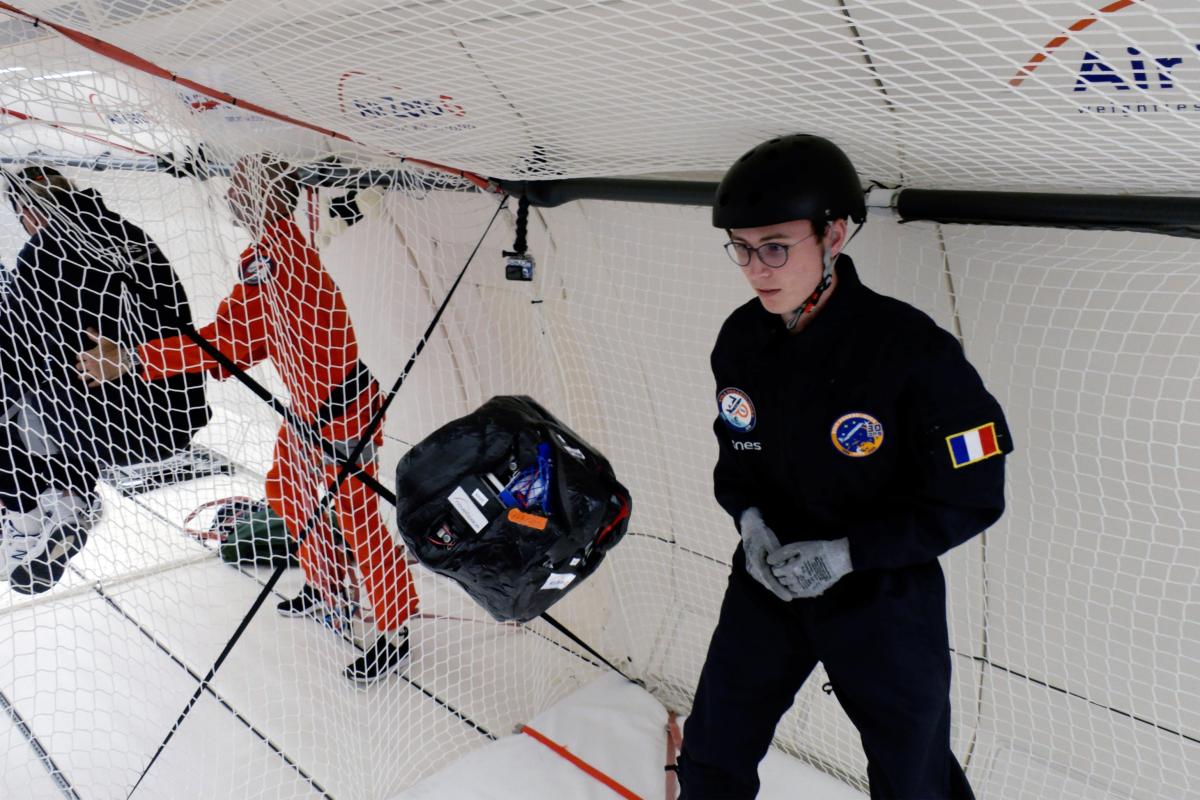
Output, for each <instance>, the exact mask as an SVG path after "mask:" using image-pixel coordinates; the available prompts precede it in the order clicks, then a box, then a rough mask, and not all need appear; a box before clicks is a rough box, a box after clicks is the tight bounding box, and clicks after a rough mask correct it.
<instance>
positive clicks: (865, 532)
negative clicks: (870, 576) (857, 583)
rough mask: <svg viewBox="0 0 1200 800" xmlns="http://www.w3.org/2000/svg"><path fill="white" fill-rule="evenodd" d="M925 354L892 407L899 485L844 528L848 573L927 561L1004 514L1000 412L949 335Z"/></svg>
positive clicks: (1006, 447)
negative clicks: (901, 470)
mask: <svg viewBox="0 0 1200 800" xmlns="http://www.w3.org/2000/svg"><path fill="white" fill-rule="evenodd" d="M925 352H927V353H929V357H928V358H925V359H923V361H922V363H921V364H920V365H919V366H918V367H917V369H915V370H913V371H912V373H911V374H910V376H909V378H908V381H907V385H906V387H905V389H904V390H903V392H902V394H901V400H900V404H899V405H900V408H899V411H900V415H899V416H900V420H899V421H900V427H901V430H902V433H903V436H904V437H905V442H904V443H903V444H902V446H903V447H904V448H905V453H904V461H905V473H906V481H907V482H906V485H905V489H904V491H903V493H902V496H899V497H893V498H891V499H890V500H889V502H888V503H887V504H886V507H885V508H884V509H883V510H882V512H881V513H880V514H878V515H871V516H867V517H865V518H864V519H863V520H862V521H860V522H857V523H855V524H853V525H851V527H850V529H849V531H848V533H847V538H848V539H849V541H850V560H851V563H852V565H853V568H854V569H856V570H861V569H880V568H883V569H888V568H899V567H904V566H909V565H913V564H920V563H925V562H929V561H933V560H934V559H936V558H937V557H938V556H940V555H942V554H943V553H945V552H947V551H948V550H950V549H952V548H954V547H956V546H958V545H960V544H962V543H963V542H965V541H967V540H968V539H970V538H971V537H973V536H975V535H976V534H978V533H981V532H982V531H984V530H985V529H987V528H988V527H989V526H990V525H992V524H993V523H994V522H995V521H996V520H998V519H999V518H1000V515H1001V514H1002V513H1003V512H1004V461H1005V455H1006V454H1007V453H1009V452H1012V449H1013V442H1012V436H1011V434H1010V433H1009V430H1008V424H1007V422H1006V420H1005V418H1004V412H1003V410H1002V409H1001V408H1000V404H999V403H998V402H996V400H995V398H993V397H992V396H991V394H989V393H988V391H987V389H986V388H985V387H984V385H983V381H982V380H981V379H980V377H979V374H978V373H977V372H976V371H975V369H974V367H972V366H971V364H970V363H969V362H968V361H967V359H966V356H965V355H964V354H963V352H962V347H961V346H960V345H959V344H958V342H957V341H955V340H954V339H953V338H952V337H951V336H950V335H949V334H944V336H943V337H942V338H941V339H940V340H939V341H938V342H937V343H935V344H934V346H933V347H932V348H931V349H930V350H926V351H925Z"/></svg>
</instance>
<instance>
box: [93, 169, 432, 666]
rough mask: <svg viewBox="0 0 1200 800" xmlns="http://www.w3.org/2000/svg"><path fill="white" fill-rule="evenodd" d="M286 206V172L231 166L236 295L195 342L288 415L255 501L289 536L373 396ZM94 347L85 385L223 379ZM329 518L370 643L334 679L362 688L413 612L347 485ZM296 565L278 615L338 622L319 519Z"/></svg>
mask: <svg viewBox="0 0 1200 800" xmlns="http://www.w3.org/2000/svg"><path fill="white" fill-rule="evenodd" d="M298 196H299V185H298V183H297V181H296V179H295V177H294V175H293V174H292V171H291V169H290V167H289V166H288V165H287V164H285V163H283V162H281V161H278V160H277V159H275V158H273V157H271V156H263V155H259V156H245V157H243V158H241V159H239V160H238V161H237V163H236V164H235V165H234V167H233V171H232V173H231V176H230V187H229V192H228V201H229V206H230V208H231V209H232V211H233V215H234V218H235V220H236V221H237V222H238V224H240V225H241V226H243V227H245V228H247V229H249V230H250V231H251V233H252V234H253V235H254V237H255V242H254V244H252V245H251V246H250V247H248V248H246V250H245V251H244V252H243V253H242V255H241V263H240V268H239V275H238V279H239V280H238V283H237V285H235V286H234V288H233V291H232V292H231V293H230V294H229V296H228V297H226V298H225V299H224V300H222V301H221V303H220V306H219V307H218V309H217V315H216V320H215V321H214V322H212V323H210V324H209V325H206V326H205V327H203V328H201V329H200V331H199V332H200V334H201V336H203V337H204V338H205V339H207V340H208V341H209V342H212V343H213V344H214V345H215V346H216V347H217V349H219V350H220V351H221V353H223V354H224V355H225V356H227V357H228V358H229V359H230V360H231V361H233V362H234V363H236V364H237V365H238V366H239V367H241V368H243V369H245V368H248V367H250V366H252V365H254V364H256V363H258V362H260V361H263V360H266V359H270V360H271V361H272V362H273V363H274V365H275V368H276V370H277V371H278V373H279V375H280V377H281V378H282V379H283V383H284V385H285V386H286V387H287V390H288V393H289V395H290V398H291V411H292V413H293V414H294V415H295V416H296V417H298V418H299V420H301V422H302V424H301V425H299V426H297V425H294V424H290V423H288V422H285V423H284V424H283V425H282V426H281V427H280V429H279V435H278V439H277V441H276V443H275V452H274V461H273V463H272V465H271V469H270V472H269V473H268V475H267V484H266V494H267V502H268V504H269V505H270V506H271V508H272V509H273V510H274V511H275V512H276V513H277V514H279V515H280V516H281V517H283V519H284V521H285V522H286V524H287V527H288V530H289V531H290V532H291V533H292V535H293V536H296V535H297V534H299V532H300V531H301V530H302V529H303V528H304V525H305V523H306V522H308V520H309V518H310V517H311V516H312V515H314V514H315V513H316V511H317V503H318V502H319V499H320V497H321V495H322V494H323V493H324V491H325V488H326V486H328V485H331V484H332V482H333V480H334V479H335V477H336V475H337V472H338V467H337V462H339V461H344V460H345V459H346V458H347V457H348V456H349V454H350V452H351V451H352V450H353V449H354V446H355V445H356V444H357V440H358V439H359V438H360V437H361V435H362V433H363V431H364V429H365V428H366V426H367V423H368V421H369V420H370V418H371V417H372V415H373V414H374V412H375V411H376V410H377V409H378V408H379V404H380V402H381V400H382V398H381V395H380V391H379V386H378V384H377V383H376V382H375V381H374V379H373V378H371V376H370V373H369V372H368V371H367V370H366V368H365V367H364V366H363V365H362V363H361V362H360V361H359V360H358V342H357V339H356V338H355V335H354V326H353V324H352V323H351V320H350V316H349V314H348V313H347V310H346V305H345V303H344V301H343V299H342V295H341V292H340V291H339V289H338V287H337V284H335V283H334V281H333V279H332V278H331V277H330V275H329V273H327V272H326V271H325V270H324V268H323V267H322V266H321V261H320V256H319V255H318V253H317V251H316V250H315V249H314V248H313V247H312V246H311V245H310V244H309V243H307V242H306V241H305V240H304V237H303V234H302V233H301V232H300V229H299V227H298V226H297V225H296V223H295V221H294V220H293V211H294V209H295V207H296V202H297V199H298ZM97 345H98V346H97V347H96V348H95V349H93V350H90V351H88V352H86V353H83V354H81V355H80V363H79V367H80V370H81V371H82V372H83V374H84V379H85V380H88V381H91V382H100V381H103V380H111V379H113V378H115V377H118V376H119V375H121V374H124V373H125V372H129V371H133V370H136V371H138V372H140V374H141V376H142V378H144V379H145V380H155V379H159V378H163V377H165V376H168V375H176V374H179V373H185V372H204V371H207V372H211V373H213V374H214V375H216V376H217V377H220V378H227V377H229V372H228V371H227V370H226V369H225V368H224V367H223V366H222V365H221V364H220V363H218V361H216V360H215V359H213V358H212V357H211V356H210V355H208V354H207V353H205V352H204V350H202V349H201V348H200V346H199V345H197V344H196V343H195V342H193V341H192V340H191V339H189V338H187V337H185V336H176V337H171V338H165V339H159V340H156V341H150V342H146V343H144V344H142V345H140V346H138V347H137V348H122V347H120V345H118V344H117V343H116V342H112V341H111V340H106V339H97ZM301 429H303V430H301ZM317 436H319V439H318V438H317ZM319 440H324V441H325V442H328V443H332V445H333V449H334V450H335V451H336V452H335V453H329V452H328V450H323V449H322V447H321V446H320V445H319V443H318V442H319ZM381 444H382V431H381V430H380V429H376V431H375V433H374V436H373V439H372V441H371V442H370V443H368V445H367V446H366V448H365V450H364V452H363V454H362V456H361V457H360V460H359V464H358V466H359V468H360V469H361V470H362V472H364V473H366V474H368V475H371V476H374V475H375V472H376V465H375V458H374V456H375V451H376V450H377V449H378V447H379V446H380V445H381ZM335 456H336V458H335ZM334 510H335V516H336V518H337V522H338V525H339V527H340V529H341V535H342V536H343V537H344V539H345V542H346V544H347V545H349V548H350V550H351V551H352V553H353V556H354V558H355V560H356V561H357V563H358V568H359V570H360V572H361V573H362V579H363V586H364V589H365V590H366V594H367V596H368V597H369V598H370V601H371V606H372V608H373V611H374V615H375V625H376V627H377V629H378V630H379V632H380V635H379V636H377V637H376V639H375V641H374V643H373V644H372V646H371V647H370V648H368V649H367V650H366V652H364V654H363V655H362V656H361V657H360V658H358V659H357V660H356V661H355V662H354V663H352V664H350V665H349V666H348V667H347V668H346V675H347V677H348V678H350V679H351V680H354V681H357V682H371V681H374V680H376V679H378V678H379V677H382V676H383V675H386V674H388V673H390V672H392V671H393V670H395V669H397V668H399V667H400V666H401V665H402V664H403V663H404V661H405V660H406V659H407V657H408V636H407V628H406V627H405V622H406V621H407V619H408V617H409V616H411V615H412V614H413V613H415V612H416V609H417V595H416V591H415V589H414V587H413V585H412V582H411V580H410V577H409V574H408V570H407V568H406V565H405V562H404V554H403V551H402V550H401V548H400V547H399V546H398V544H397V543H396V542H395V541H394V540H393V538H392V536H391V534H390V533H389V532H388V530H387V528H386V527H385V525H384V522H383V519H382V517H381V515H380V513H379V509H378V498H377V497H375V496H373V493H372V491H371V489H370V488H368V487H367V486H366V485H365V484H364V483H363V482H362V481H361V480H359V479H358V478H357V477H354V476H351V477H349V478H347V479H346V480H345V481H344V482H343V483H342V485H341V486H340V487H339V489H338V493H337V496H336V499H335V502H334ZM299 559H300V564H301V566H302V567H303V569H304V575H305V580H306V583H305V586H304V588H303V589H302V590H301V592H300V595H299V596H297V597H295V598H292V599H290V600H285V601H283V602H282V603H280V604H279V606H278V610H279V612H280V613H281V614H284V615H285V616H306V615H311V614H315V613H318V612H322V613H324V612H325V611H329V612H331V613H332V614H333V615H334V616H335V617H336V616H338V615H340V614H344V613H345V610H346V608H347V599H348V590H349V587H348V585H347V583H348V581H347V578H348V575H349V574H351V572H350V568H349V564H348V563H347V559H346V555H345V548H344V547H343V546H342V545H341V543H340V542H339V541H337V536H336V534H335V533H334V532H333V531H332V530H331V527H330V525H329V521H328V518H327V515H325V514H321V515H319V522H318V524H316V525H314V526H312V529H311V530H310V531H309V534H308V535H307V537H306V538H305V540H304V542H303V543H302V545H301V547H300V549H299ZM322 606H324V608H322Z"/></svg>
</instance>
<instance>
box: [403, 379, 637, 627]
mask: <svg viewBox="0 0 1200 800" xmlns="http://www.w3.org/2000/svg"><path fill="white" fill-rule="evenodd" d="M630 508H631V502H630V497H629V492H628V490H626V488H625V487H624V486H622V485H621V483H620V482H619V481H617V479H616V476H615V475H614V474H613V470H612V467H611V466H610V465H609V463H608V460H607V459H606V458H604V456H602V455H601V454H600V453H599V452H598V451H597V450H596V449H595V448H593V447H592V446H591V445H589V444H588V443H587V442H585V441H584V440H583V439H581V438H580V437H579V436H577V435H576V434H575V432H574V431H572V430H571V429H570V428H568V427H567V426H566V425H563V424H562V423H561V422H559V421H558V420H557V419H556V418H555V417H554V416H553V415H552V414H550V412H548V411H546V409H544V408H542V407H541V406H540V405H538V404H537V403H536V402H534V401H533V400H532V399H530V398H528V397H524V396H503V397H493V398H492V399H491V400H489V401H488V402H487V403H485V404H484V405H483V406H481V407H480V408H479V409H478V410H476V411H475V412H473V413H471V414H468V415H467V416H465V417H461V418H459V419H456V420H454V421H453V422H450V423H447V424H446V425H443V426H442V427H441V428H439V429H438V430H437V431H435V432H434V433H432V434H431V435H430V436H428V437H426V438H425V440H424V441H422V442H421V443H420V444H418V445H417V446H416V447H414V448H412V450H410V451H409V452H408V453H406V454H405V455H404V458H402V459H401V460H400V463H399V464H398V465H397V466H396V517H397V522H398V524H399V528H400V535H401V536H402V537H403V538H404V541H405V543H406V544H407V545H408V548H409V551H410V552H411V553H412V554H413V555H414V556H416V558H417V559H418V560H419V561H420V562H421V563H422V564H424V565H425V566H426V567H428V568H430V569H431V570H433V571H434V572H436V573H438V574H439V575H445V576H446V577H448V578H452V579H454V580H455V581H456V582H458V584H459V585H460V586H462V587H463V589H465V590H466V591H467V593H468V594H470V595H471V597H473V598H474V599H475V600H476V601H477V602H478V603H479V604H480V605H481V606H483V607H484V608H485V609H486V610H487V611H488V613H490V614H491V615H492V616H493V617H494V618H496V619H497V620H499V621H502V622H506V621H510V620H515V621H517V622H528V621H529V620H531V619H534V618H535V617H537V616H538V615H539V614H541V613H542V612H543V611H545V610H546V609H548V608H549V607H550V606H551V605H553V604H554V603H555V602H557V601H558V600H559V599H560V598H562V597H563V595H565V594H566V593H567V592H569V591H570V590H571V589H573V588H575V587H576V586H578V585H579V584H580V583H582V582H583V580H584V579H585V578H587V577H588V576H589V575H591V574H592V573H593V572H595V571H596V568H597V567H598V566H599V565H600V562H601V561H602V560H603V559H604V554H605V553H607V552H608V551H609V550H610V549H612V547H613V546H614V545H615V544H616V543H617V542H619V541H620V540H621V538H622V537H623V536H624V535H625V531H626V528H627V527H628V526H629V512H630Z"/></svg>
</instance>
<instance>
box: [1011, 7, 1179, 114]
mask: <svg viewBox="0 0 1200 800" xmlns="http://www.w3.org/2000/svg"><path fill="white" fill-rule="evenodd" d="M1187 2H1190V0H1187ZM1185 4H1186V3H1185V0H1179V5H1180V6H1181V8H1182V7H1183V6H1184V5H1185ZM1139 5H1142V4H1139V2H1138V0H1116V1H1115V2H1110V3H1108V4H1107V5H1105V6H1104V7H1102V8H1100V9H1098V10H1096V11H1095V12H1093V13H1092V14H1090V15H1088V16H1086V17H1083V18H1081V19H1078V20H1075V21H1074V22H1073V23H1071V24H1070V25H1068V26H1066V27H1065V28H1064V29H1063V30H1062V31H1061V33H1060V34H1059V35H1058V36H1055V37H1054V38H1052V39H1050V40H1049V41H1047V42H1046V43H1045V44H1044V45H1042V48H1041V49H1040V50H1038V51H1037V52H1035V53H1034V54H1033V55H1032V56H1030V57H1029V58H1028V59H1026V61H1025V64H1024V66H1022V67H1020V68H1019V69H1018V70H1017V71H1016V74H1015V75H1013V76H1012V77H1011V78H1010V79H1009V81H1008V83H1009V85H1010V86H1012V87H1014V88H1019V87H1021V85H1022V84H1024V83H1025V82H1026V80H1028V79H1029V78H1031V77H1032V76H1033V74H1034V73H1035V72H1036V71H1037V70H1038V69H1039V68H1040V67H1042V66H1043V65H1044V64H1045V63H1047V62H1050V61H1055V60H1057V61H1059V62H1064V61H1065V62H1067V63H1066V64H1062V63H1060V65H1059V69H1060V74H1061V70H1062V68H1063V67H1066V68H1067V71H1068V72H1069V74H1071V75H1073V80H1071V81H1070V89H1069V91H1070V93H1071V95H1070V96H1072V97H1073V98H1075V99H1076V100H1079V101H1081V103H1080V105H1079V108H1078V110H1079V112H1080V113H1083V114H1086V113H1095V114H1147V113H1164V112H1165V113H1176V114H1178V113H1198V112H1200V103H1196V102H1195V101H1194V96H1195V95H1194V92H1191V91H1187V90H1186V87H1185V86H1184V85H1185V84H1187V83H1189V79H1190V82H1191V83H1192V87H1193V89H1194V88H1195V83H1196V80H1197V75H1198V73H1200V44H1193V45H1191V46H1188V45H1187V44H1186V42H1188V41H1189V40H1188V39H1184V40H1183V41H1182V42H1181V41H1180V37H1179V33H1180V32H1179V31H1177V30H1171V29H1169V28H1168V27H1167V26H1164V25H1163V24H1162V20H1161V19H1160V18H1159V17H1158V16H1156V17H1153V18H1151V19H1146V18H1142V19H1139V18H1138V16H1137V15H1138V14H1139V13H1150V12H1147V11H1139V9H1138V7H1139ZM1167 5H1168V6H1170V5H1171V3H1167ZM1125 9H1131V10H1130V11H1129V12H1127V13H1125V14H1122V15H1121V16H1120V17H1117V18H1115V19H1113V20H1112V21H1110V17H1112V15H1114V14H1116V13H1117V12H1119V11H1124V10H1125ZM1167 10H1170V9H1160V14H1165V12H1166V11H1167ZM1096 23H1102V24H1100V25H1099V26H1098V27H1093V25H1095V24H1096ZM1118 26H1119V27H1118ZM1089 29H1090V30H1089ZM1156 30H1157V31H1158V35H1157V38H1155V39H1153V40H1149V37H1150V36H1154V35H1155V33H1156ZM1126 31H1130V32H1133V31H1136V32H1137V33H1138V35H1139V37H1141V38H1139V40H1137V41H1131V40H1130V39H1129V38H1128V37H1127V35H1126ZM1085 32H1086V33H1085ZM1190 41H1195V39H1191V40H1190ZM1043 76H1044V73H1043ZM1062 89H1063V90H1064V91H1068V90H1067V86H1066V81H1064V83H1063V85H1062Z"/></svg>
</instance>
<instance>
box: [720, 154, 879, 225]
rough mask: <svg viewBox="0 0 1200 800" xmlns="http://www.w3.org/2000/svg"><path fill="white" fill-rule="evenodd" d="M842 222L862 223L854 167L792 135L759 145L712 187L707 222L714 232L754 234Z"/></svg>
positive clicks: (861, 203)
mask: <svg viewBox="0 0 1200 800" xmlns="http://www.w3.org/2000/svg"><path fill="white" fill-rule="evenodd" d="M844 217H849V218H850V219H852V220H854V221H855V222H862V221H863V220H864V219H866V217H867V207H866V202H865V199H864V196H863V190H862V184H861V183H859V180H858V173H857V172H855V171H854V165H853V164H851V163H850V159H849V158H847V157H846V154H845V153H843V152H842V150H841V148H840V147H838V146H837V145H836V144H834V143H833V142H831V141H829V140H828V139H822V138H821V137H820V136H812V135H811V134H807V133H796V134H792V135H791V136H781V137H777V138H775V139H771V140H770V141H768V142H763V143H762V144H760V145H758V146H757V147H755V148H754V149H753V150H751V151H749V152H748V153H746V154H745V155H743V156H742V157H741V158H739V159H738V160H737V161H736V162H735V163H734V165H733V166H732V167H730V168H729V171H728V172H726V173H725V177H724V178H722V179H721V183H720V185H718V186H717V196H716V198H715V200H714V202H713V217H712V219H713V226H714V227H717V228H757V227H760V226H762V225H774V224H776V223H779V222H790V221H791V220H794V219H808V220H812V221H813V222H814V223H816V224H818V225H823V224H824V223H826V222H828V221H830V220H835V219H842V218H844Z"/></svg>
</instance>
